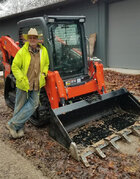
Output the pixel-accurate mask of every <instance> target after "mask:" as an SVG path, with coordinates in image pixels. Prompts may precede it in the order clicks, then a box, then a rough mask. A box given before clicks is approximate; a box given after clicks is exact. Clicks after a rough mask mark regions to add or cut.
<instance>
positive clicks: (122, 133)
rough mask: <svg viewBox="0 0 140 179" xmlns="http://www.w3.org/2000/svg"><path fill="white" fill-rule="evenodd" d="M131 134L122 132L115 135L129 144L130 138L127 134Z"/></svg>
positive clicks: (126, 131) (128, 131)
mask: <svg viewBox="0 0 140 179" xmlns="http://www.w3.org/2000/svg"><path fill="white" fill-rule="evenodd" d="M131 133H132V130H125V131H123V132H118V133H116V134H117V135H119V136H121V137H122V138H123V139H125V140H126V141H127V142H128V143H131V140H130V138H129V137H128V135H129V134H131Z"/></svg>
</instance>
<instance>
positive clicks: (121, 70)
mask: <svg viewBox="0 0 140 179" xmlns="http://www.w3.org/2000/svg"><path fill="white" fill-rule="evenodd" d="M104 70H111V71H116V72H119V73H124V74H131V75H140V70H134V69H124V68H104Z"/></svg>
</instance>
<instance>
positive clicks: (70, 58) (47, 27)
mask: <svg viewBox="0 0 140 179" xmlns="http://www.w3.org/2000/svg"><path fill="white" fill-rule="evenodd" d="M84 22H85V17H84V16H44V17H36V18H29V19H25V20H22V21H20V22H19V23H18V27H19V44H20V47H22V46H23V44H24V43H25V39H24V38H23V34H27V33H28V30H29V29H30V28H31V27H32V28H36V29H37V31H38V33H39V34H42V36H40V39H39V41H40V43H43V45H44V46H45V47H46V48H47V50H48V53H49V59H50V67H49V68H50V70H51V71H58V72H59V74H60V76H61V78H62V79H64V80H65V79H69V78H73V77H77V76H80V75H87V74H88V68H87V52H86V40H85V32H84Z"/></svg>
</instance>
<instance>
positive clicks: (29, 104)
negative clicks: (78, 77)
mask: <svg viewBox="0 0 140 179" xmlns="http://www.w3.org/2000/svg"><path fill="white" fill-rule="evenodd" d="M24 35H25V34H24ZM26 37H27V42H25V44H24V45H23V47H22V48H21V49H20V50H19V51H18V52H17V54H16V56H15V58H14V60H13V63H12V72H13V74H14V76H15V78H16V87H17V91H16V101H15V109H14V115H13V117H12V118H11V119H10V121H9V122H8V123H7V125H6V126H7V128H8V129H9V132H10V134H11V136H12V137H13V138H20V137H22V136H24V130H23V128H24V125H25V123H26V121H27V120H28V119H29V118H30V117H31V115H32V114H33V113H34V112H35V110H36V108H37V107H38V104H39V91H40V88H42V87H43V86H45V82H46V80H45V77H46V76H47V73H48V66H49V57H48V52H47V50H46V48H45V47H44V46H43V45H41V44H39V43H38V37H39V35H38V32H37V30H36V29H35V28H31V29H30V30H29V31H28V34H26Z"/></svg>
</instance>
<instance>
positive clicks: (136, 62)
mask: <svg viewBox="0 0 140 179" xmlns="http://www.w3.org/2000/svg"><path fill="white" fill-rule="evenodd" d="M108 37H109V38H108V66H109V67H120V68H130V69H140V1H139V0H125V1H121V2H117V3H112V4H110V5H109V31H108Z"/></svg>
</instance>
